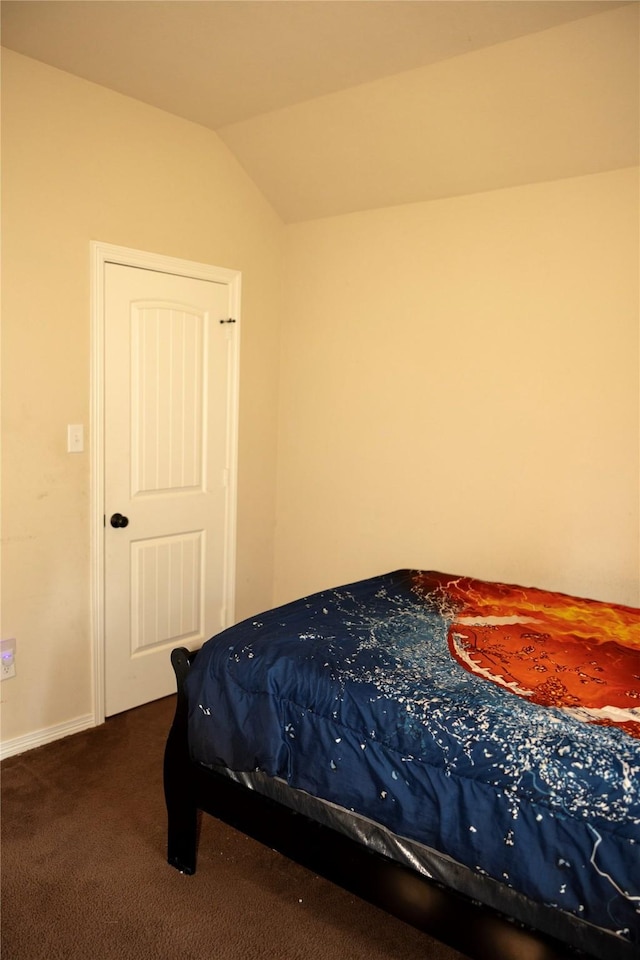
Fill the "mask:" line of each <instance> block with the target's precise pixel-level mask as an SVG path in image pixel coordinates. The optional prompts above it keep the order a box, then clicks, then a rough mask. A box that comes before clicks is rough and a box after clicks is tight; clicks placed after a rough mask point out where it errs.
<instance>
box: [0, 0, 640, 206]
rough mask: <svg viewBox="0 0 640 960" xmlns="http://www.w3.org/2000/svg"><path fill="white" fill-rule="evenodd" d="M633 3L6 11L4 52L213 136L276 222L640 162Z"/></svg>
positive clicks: (9, 5) (198, 3) (236, 3)
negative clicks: (59, 71) (12, 52)
mask: <svg viewBox="0 0 640 960" xmlns="http://www.w3.org/2000/svg"><path fill="white" fill-rule="evenodd" d="M638 8H639V4H638V2H635V0H634V2H631V3H629V2H627V3H618V2H616V0H604V2H599V0H587V2H582V0H567V2H565V0H554V2H549V0H512V2H509V0H409V2H405V0H230V2H227V0H216V2H208V0H195V2H191V0H152V2H149V0H140V2H139V0H122V2H117V0H107V2H102V0H72V2H67V0H46V2H40V0H3V2H2V5H1V11H2V43H3V45H4V46H6V47H8V48H11V49H13V50H15V51H17V52H19V53H23V54H25V55H27V56H30V57H33V58H35V59H37V60H41V61H43V62H45V63H48V64H50V65H52V66H54V67H58V68H59V69H62V70H66V71H68V72H70V73H73V74H76V75H77V76H79V77H83V78H84V79H87V80H90V81H92V82H94V83H98V84H102V85H104V86H106V87H109V88H111V89H113V90H116V91H118V92H120V93H123V94H125V95H127V96H131V97H135V98H136V99H138V100H141V101H143V102H145V103H148V104H150V105H152V106H154V107H158V108H159V109H162V110H166V111H169V112H170V113H173V114H176V115H177V116H180V117H183V118H185V119H187V120H190V121H193V122H195V123H199V124H202V125H204V126H206V127H209V128H210V129H212V130H215V131H216V132H217V134H218V135H219V136H220V137H221V138H222V140H223V141H224V142H225V143H226V144H227V146H228V147H229V149H230V150H231V151H232V152H233V153H234V154H235V155H236V157H237V159H238V160H239V162H240V163H241V164H242V165H243V167H244V168H245V169H246V170H247V172H248V173H249V175H250V176H251V177H252V178H253V179H254V180H255V182H256V184H257V185H258V186H259V188H260V189H261V190H262V191H263V193H264V194H265V196H266V197H267V198H268V199H269V200H270V201H271V202H272V203H273V205H274V207H275V208H276V210H277V211H278V212H279V214H280V215H281V216H282V218H283V219H284V220H285V221H287V222H290V221H295V220H303V219H309V218H313V217H322V216H330V215H334V214H340V213H345V212H350V211H354V210H360V209H365V208H370V207H377V206H385V205H388V204H395V203H408V202H416V201H420V200H429V199H436V198H439V197H448V196H454V195H457V194H462V193H471V192H477V191H481V190H489V189H496V188H499V187H505V186H513V185H517V184H520V183H527V182H535V181H539V180H544V179H556V178H559V177H564V176H575V175H579V174H581V173H593V172H598V171H600V170H604V169H613V168H616V167H621V166H627V165H629V164H633V163H637V162H638V140H639V133H638V113H639V106H638V99H639V96H638V59H639V58H638V47H639V41H638ZM612 110H613V111H614V113H615V116H614V118H613V123H614V126H615V130H616V134H615V135H614V136H612V135H611V129H612V113H611V111H612Z"/></svg>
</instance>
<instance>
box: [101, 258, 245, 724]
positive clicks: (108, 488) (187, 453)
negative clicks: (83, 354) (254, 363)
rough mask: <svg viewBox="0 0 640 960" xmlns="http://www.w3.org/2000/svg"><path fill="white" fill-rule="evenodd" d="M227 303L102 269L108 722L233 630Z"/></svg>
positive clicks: (165, 687)
mask: <svg viewBox="0 0 640 960" xmlns="http://www.w3.org/2000/svg"><path fill="white" fill-rule="evenodd" d="M229 300H230V289H229V285H228V284H226V283H216V282H213V281H208V280H194V279H191V278H188V277H178V276H173V275H170V274H165V273H158V272H155V271H152V270H142V269H138V268H136V267H127V266H122V265H117V264H109V263H108V264H106V265H105V704H106V715H107V716H110V715H111V714H113V713H118V712H120V711H121V710H126V709H129V708H131V707H133V706H137V705H138V704H140V703H145V702H147V701H149V700H153V699H156V698H158V697H161V696H166V695H167V694H169V693H172V692H173V691H174V678H173V672H172V670H171V666H170V661H169V654H170V651H171V649H172V648H173V647H174V646H178V645H185V646H188V647H191V648H194V647H197V646H200V645H201V644H202V643H203V642H204V640H206V639H207V637H208V636H210V635H212V634H214V633H217V632H218V631H219V630H220V629H221V628H222V627H223V626H225V625H226V613H225V592H224V585H225V577H226V576H228V573H229V572H228V571H227V570H226V569H225V562H226V555H227V546H228V544H227V537H228V531H229V529H230V523H229V508H230V497H229V487H228V478H229V467H230V464H229V450H230V447H231V444H230V439H231V438H230V436H229V431H230V429H231V424H232V423H233V422H235V417H233V416H232V415H231V414H232V411H231V409H230V403H231V402H232V398H231V391H230V389H229V386H230V376H231V370H230V363H231V350H230V347H231V344H232V338H233V337H235V336H236V335H237V334H236V328H235V325H230V324H227V323H220V320H222V319H225V318H227V317H228V315H229ZM115 513H119V514H121V515H123V516H124V517H126V518H127V520H128V522H127V523H126V525H117V526H112V524H111V517H112V515H113V514H115Z"/></svg>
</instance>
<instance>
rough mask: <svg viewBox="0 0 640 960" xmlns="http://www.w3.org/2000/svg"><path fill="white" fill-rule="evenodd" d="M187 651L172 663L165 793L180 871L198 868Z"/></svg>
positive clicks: (173, 856)
mask: <svg viewBox="0 0 640 960" xmlns="http://www.w3.org/2000/svg"><path fill="white" fill-rule="evenodd" d="M188 656H189V655H188V651H187V650H182V649H180V650H174V651H173V653H172V654H171V662H172V664H173V667H174V670H175V672H176V676H177V680H178V703H177V707H176V715H175V717H174V720H173V724H172V726H171V730H170V731H169V736H168V737H167V744H166V747H165V752H164V796H165V802H166V806H167V828H168V829H167V860H168V862H169V863H170V864H171V866H172V867H175V868H176V869H177V870H180V872H181V873H187V874H193V873H195V871H196V852H197V842H198V809H197V806H196V802H195V790H194V786H193V780H192V767H191V763H190V759H189V744H188V738H187V703H186V697H185V694H184V689H183V682H184V677H185V676H186V673H187V672H188V669H189V659H188Z"/></svg>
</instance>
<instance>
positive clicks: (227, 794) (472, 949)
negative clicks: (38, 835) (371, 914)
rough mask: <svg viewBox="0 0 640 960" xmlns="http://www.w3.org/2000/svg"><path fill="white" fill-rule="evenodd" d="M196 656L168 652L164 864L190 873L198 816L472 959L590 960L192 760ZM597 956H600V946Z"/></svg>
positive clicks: (628, 959)
mask: <svg viewBox="0 0 640 960" xmlns="http://www.w3.org/2000/svg"><path fill="white" fill-rule="evenodd" d="M196 654H197V651H196V652H195V653H194V652H190V651H188V650H187V649H185V648H179V649H177V650H174V651H173V652H172V654H171V662H172V665H173V668H174V671H175V673H176V679H177V685H178V697H177V706H176V713H175V717H174V720H173V724H172V726H171V729H170V731H169V735H168V738H167V744H166V749H165V758H164V791H165V799H166V805H167V814H168V854H167V856H168V862H169V863H170V864H171V866H173V867H175V868H176V869H178V870H180V871H181V873H185V874H193V873H195V869H196V856H197V844H198V822H199V816H200V811H204V812H205V813H208V814H210V815H212V816H214V817H217V818H218V819H220V820H222V821H223V822H224V823H227V824H229V825H230V826H232V827H235V828H236V829H238V830H240V831H241V832H243V833H245V834H247V835H248V836H251V837H253V838H254V839H256V840H258V841H260V842H262V843H264V844H266V845H268V846H269V847H271V848H272V849H274V850H276V851H278V852H279V853H282V854H283V855H284V856H286V857H288V858H289V859H291V860H293V861H295V862H296V863H299V864H301V865H302V866H305V867H307V868H308V869H310V870H312V871H313V872H314V873H316V874H319V875H321V876H323V877H325V878H327V879H329V880H331V881H333V882H334V883H337V884H338V885H339V886H341V887H343V888H344V889H346V890H349V891H350V892H352V893H354V894H356V895H357V896H359V897H361V898H363V899H364V900H367V901H368V902H370V903H373V904H375V905H376V906H378V907H381V908H382V909H384V910H385V911H387V912H388V913H390V914H392V915H393V916H395V917H398V918H399V919H401V920H403V921H405V922H407V923H410V924H411V925H412V926H414V927H417V928H418V929H420V930H422V931H424V932H425V933H427V934H429V935H430V936H432V937H435V938H436V939H437V940H440V941H441V942H443V943H445V944H447V945H448V946H450V947H453V948H454V949H456V950H459V951H460V952H461V953H463V954H465V955H466V956H468V957H469V958H471V960H583V958H584V960H591V958H592V955H591V954H589V953H584V952H581V951H579V950H576V949H574V948H572V947H569V946H567V945H565V944H563V943H562V942H561V941H559V940H556V939H554V938H552V937H549V936H547V935H545V934H541V933H539V932H537V931H535V930H532V929H529V928H527V927H525V926H524V925H522V924H520V923H518V922H515V921H512V920H510V919H509V918H508V917H507V916H505V915H503V914H500V913H498V912H497V911H495V910H493V909H491V908H489V907H486V906H484V905H482V904H479V903H478V902H476V901H473V900H471V899H469V898H468V897H465V896H463V895H461V894H459V893H457V892H455V891H452V890H450V889H448V888H446V887H444V886H443V885H441V884H439V883H437V882H435V881H433V880H430V879H428V878H427V877H425V876H423V875H422V874H419V873H417V872H415V871H413V870H411V869H410V868H409V867H405V866H403V865H401V864H399V863H396V862H395V861H393V860H390V859H388V858H387V857H384V856H382V855H381V854H379V853H376V852H375V851H372V850H370V849H368V848H367V847H365V846H363V845H361V844H359V843H358V842H357V841H355V840H352V839H350V838H349V837H347V836H345V835H343V834H341V833H339V832H337V831H335V830H333V829H331V828H330V827H327V826H324V825H322V824H319V823H316V822H315V821H313V820H311V819H310V818H308V817H306V816H304V815H303V814H300V813H296V812H294V811H293V810H291V809H289V808H288V807H285V806H283V805H282V804H280V803H278V802H276V801H275V800H271V799H270V798H268V797H265V796H262V795H261V794H259V793H257V792H256V791H255V790H250V789H248V788H246V787H244V786H242V785H241V784H239V783H236V782H235V781H233V780H230V779H228V778H227V777H225V776H223V775H221V774H219V773H216V772H215V771H214V770H211V769H210V768H208V767H205V766H203V765H202V764H198V763H196V762H193V761H192V760H191V759H190V756H189V747H188V736H187V710H188V704H187V697H186V693H185V690H184V681H185V678H186V676H187V673H188V672H189V669H190V666H191V663H192V662H193V660H194V659H195V656H196ZM612 939H613V938H612ZM605 949H606V948H605ZM426 950H427V951H428V947H427V948H426ZM425 955H427V954H425ZM599 956H600V957H602V956H603V954H602V948H600V950H599ZM634 956H637V955H636V954H635V953H634V948H633V947H631V946H630V945H628V944H625V943H623V942H620V943H618V942H614V943H612V945H611V952H610V954H609V953H607V954H606V957H607V960H633V957H634Z"/></svg>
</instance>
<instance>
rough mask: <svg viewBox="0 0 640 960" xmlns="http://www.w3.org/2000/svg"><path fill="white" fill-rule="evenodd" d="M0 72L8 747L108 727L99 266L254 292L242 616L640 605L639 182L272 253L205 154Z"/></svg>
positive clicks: (77, 89)
mask: <svg viewBox="0 0 640 960" xmlns="http://www.w3.org/2000/svg"><path fill="white" fill-rule="evenodd" d="M3 69H4V78H3V81H4V88H3V100H4V103H3V170H2V174H3V410H2V413H3V490H2V495H3V505H2V506H3V511H2V512H3V557H2V577H3V583H2V625H1V632H2V636H3V637H10V636H15V637H17V640H18V651H17V671H18V673H17V677H16V678H15V679H14V680H10V681H6V682H4V683H2V685H1V687H0V694H1V695H2V700H3V701H4V702H3V717H2V738H3V740H12V739H14V738H21V737H25V736H27V735H29V734H31V733H35V732H37V731H39V730H43V729H45V728H48V727H54V726H56V725H58V724H65V723H67V722H69V721H73V720H74V718H78V717H80V718H82V717H86V716H88V715H89V714H90V713H91V711H92V678H91V637H90V626H91V625H90V596H89V564H90V541H89V510H90V504H89V489H90V486H89V483H90V476H89V467H90V464H89V454H88V452H87V453H85V454H82V455H69V454H67V453H66V424H67V423H84V424H85V427H86V428H87V429H88V423H89V400H90V382H89V379H90V378H89V374H90V370H89V356H90V343H89V339H90V327H89V241H90V240H92V239H95V240H100V241H104V242H107V243H113V244H118V245H122V246H128V247H134V248H138V249H142V250H150V251H154V252H158V253H162V254H165V255H170V256H176V257H180V258H183V259H192V260H196V261H199V262H207V263H212V264H216V265H219V266H223V267H229V268H233V269H239V270H241V271H242V274H243V311H242V313H243V317H242V319H243V327H242V346H241V410H240V464H239V466H240V478H239V482H240V489H239V518H238V519H239V530H238V570H237V576H238V582H237V597H238V604H237V610H236V615H237V616H238V617H242V616H245V615H249V614H251V613H253V612H255V611H257V610H259V609H261V608H264V607H267V606H269V605H270V604H271V603H272V602H273V600H274V599H275V601H276V602H280V601H284V600H288V599H290V598H292V597H294V596H296V595H299V594H301V593H304V592H307V591H309V590H314V589H319V588H321V587H323V586H327V585H329V584H333V583H336V582H339V581H346V580H350V579H355V578H358V577H362V576H367V575H370V574H374V573H378V572H382V571H384V570H390V569H393V568H396V567H400V566H416V567H426V568H436V569H441V570H448V571H452V572H462V573H467V574H471V575H476V576H481V577H489V578H497V579H505V580H512V581H519V582H523V583H533V584H536V585H539V586H548V587H551V588H555V589H560V590H566V591H569V592H572V593H577V594H583V595H588V596H594V597H602V598H606V599H610V600H618V601H621V602H626V603H632V604H638V603H640V592H639V586H638V579H639V570H638V562H639V560H638V546H639V544H638V537H639V517H638V494H639V490H640V465H639V453H638V442H639V424H638V398H639V382H638V327H639V321H638V299H639V296H638V294H639V289H638V288H639V281H638V257H639V250H638V216H639V213H638V171H637V169H623V170H617V171H613V172H610V173H601V174H596V175H593V176H587V177H580V178H567V179H565V180H562V181H556V182H550V183H543V184H539V185H536V186H526V187H518V188H513V189H508V190H500V191H494V192H490V193H483V194H476V195H473V196H465V197H460V198H455V199H450V200H440V201H434V202H431V203H422V204H412V205H407V206H399V207H391V208H387V209H384V210H375V211H370V212H366V213H361V214H354V215H350V216H343V217H335V218H332V219H327V220H318V221H314V222H307V223H301V224H297V225H293V226H290V227H287V228H284V227H283V225H282V224H281V223H280V221H279V220H278V218H277V217H276V216H275V214H274V213H273V211H272V209H271V208H270V207H269V205H268V204H267V203H266V202H265V200H264V198H263V197H262V196H261V195H260V194H259V193H258V191H257V190H256V188H255V187H254V185H253V184H252V183H251V181H250V180H249V179H248V178H247V177H246V176H245V174H244V173H243V172H242V170H241V169H240V167H239V166H238V164H237V163H236V162H235V160H234V159H233V157H232V156H231V155H230V153H229V152H228V151H227V150H226V148H225V147H224V146H223V145H222V143H221V142H220V140H219V139H218V137H216V135H215V134H213V133H211V132H209V131H207V130H205V129H204V128H201V127H198V126H196V125H193V124H190V123H187V122H184V121H182V120H179V119H177V118H175V117H172V116H170V115H168V114H165V113H162V112H160V111H157V110H154V109H152V108H149V107H147V106H145V105H143V104H141V103H138V102H136V101H133V100H130V99H127V98H124V97H121V96H119V95H118V94H115V93H112V92H109V91H107V90H105V89H103V88H100V87H97V86H94V85H91V84H89V83H86V82H84V81H82V80H78V79H75V78H73V77H71V76H69V75H67V74H64V73H61V72H59V71H56V70H53V69H50V68H48V67H45V66H43V65H41V64H38V63H36V62H35V61H32V60H28V59H26V58H23V57H20V56H18V55H15V54H11V53H8V52H4V54H3ZM615 122H616V121H615V116H613V115H612V123H615ZM600 135H606V131H604V132H602V131H601V132H600ZM283 265H284V268H285V269H284V272H283ZM283 318H284V319H283ZM278 393H279V394H280V396H279V398H278ZM278 418H279V423H278ZM86 439H87V450H88V445H89V439H90V438H89V437H88V435H87V438H86ZM276 470H277V489H276ZM276 520H277V525H276V530H275V534H274V524H275V522H276ZM274 551H275V554H274ZM274 556H275V562H274Z"/></svg>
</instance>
